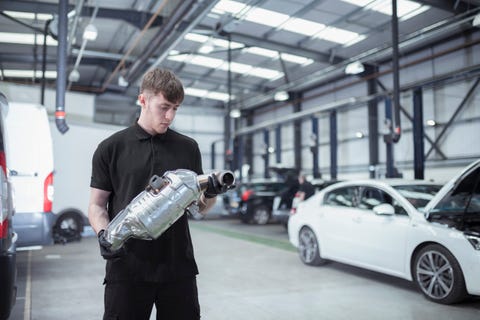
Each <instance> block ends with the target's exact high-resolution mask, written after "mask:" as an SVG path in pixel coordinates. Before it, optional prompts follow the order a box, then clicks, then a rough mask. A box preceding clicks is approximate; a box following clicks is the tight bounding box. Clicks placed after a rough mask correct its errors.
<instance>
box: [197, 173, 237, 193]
mask: <svg viewBox="0 0 480 320" xmlns="http://www.w3.org/2000/svg"><path fill="white" fill-rule="evenodd" d="M229 189H231V187H229V186H227V185H222V184H221V183H220V181H218V178H217V176H216V175H215V174H213V173H212V174H211V175H209V176H208V184H207V189H206V190H205V191H204V192H203V195H204V196H205V198H207V199H210V198H214V197H216V196H217V195H219V194H222V193H225V192H227V191H228V190H229Z"/></svg>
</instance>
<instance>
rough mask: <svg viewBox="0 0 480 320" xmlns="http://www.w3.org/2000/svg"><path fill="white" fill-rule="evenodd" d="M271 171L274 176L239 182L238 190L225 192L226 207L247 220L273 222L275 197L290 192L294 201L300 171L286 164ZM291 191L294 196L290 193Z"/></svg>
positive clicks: (233, 213) (245, 221)
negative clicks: (295, 185)
mask: <svg viewBox="0 0 480 320" xmlns="http://www.w3.org/2000/svg"><path fill="white" fill-rule="evenodd" d="M269 171H270V173H271V175H272V176H274V177H273V178H269V179H255V180H249V181H243V182H238V183H237V186H236V188H235V190H232V191H229V192H227V193H226V194H225V195H224V197H223V201H224V207H225V209H226V211H227V212H228V213H229V214H230V215H234V216H238V217H239V218H240V220H241V221H243V222H244V223H251V224H266V223H268V222H269V221H273V219H272V207H273V201H274V198H275V197H276V196H278V195H282V194H283V195H287V196H286V198H289V199H288V201H290V203H291V200H292V199H293V196H294V194H295V192H296V189H295V187H294V184H295V183H298V179H297V177H298V171H297V170H296V169H295V168H287V167H270V168H269ZM292 190H294V191H292ZM290 193H291V197H289V196H288V194H290ZM288 201H287V202H288Z"/></svg>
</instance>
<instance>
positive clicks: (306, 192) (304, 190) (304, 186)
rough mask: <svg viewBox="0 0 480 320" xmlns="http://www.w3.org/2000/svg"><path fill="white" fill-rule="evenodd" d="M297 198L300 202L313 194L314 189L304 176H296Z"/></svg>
mask: <svg viewBox="0 0 480 320" xmlns="http://www.w3.org/2000/svg"><path fill="white" fill-rule="evenodd" d="M298 183H299V186H298V192H297V194H298V198H299V200H300V201H303V200H307V199H308V198H310V197H311V196H313V195H314V194H315V187H314V186H313V185H312V184H311V183H310V182H309V181H308V180H307V177H305V175H304V174H300V175H299V176H298Z"/></svg>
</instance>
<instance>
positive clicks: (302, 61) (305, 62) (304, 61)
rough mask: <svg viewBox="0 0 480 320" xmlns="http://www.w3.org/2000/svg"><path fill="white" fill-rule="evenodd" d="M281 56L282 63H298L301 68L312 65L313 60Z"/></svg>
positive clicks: (291, 55)
mask: <svg viewBox="0 0 480 320" xmlns="http://www.w3.org/2000/svg"><path fill="white" fill-rule="evenodd" d="M281 56H282V59H283V60H284V61H288V62H292V63H298V64H300V65H302V66H308V65H309V64H312V63H313V59H310V58H305V57H300V56H296V55H293V54H288V53H282V54H281Z"/></svg>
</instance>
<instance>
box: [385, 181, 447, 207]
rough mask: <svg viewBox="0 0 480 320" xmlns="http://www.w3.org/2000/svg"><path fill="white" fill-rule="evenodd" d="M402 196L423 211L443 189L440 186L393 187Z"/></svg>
mask: <svg viewBox="0 0 480 320" xmlns="http://www.w3.org/2000/svg"><path fill="white" fill-rule="evenodd" d="M393 188H394V189H396V190H397V191H398V192H399V193H400V194H401V195H402V196H404V197H405V199H407V200H408V201H409V202H410V203H411V204H412V205H413V206H414V207H415V208H417V209H418V210H421V209H423V208H424V207H425V206H426V205H427V203H428V202H429V201H430V200H432V198H433V196H434V195H435V194H436V193H437V192H438V191H439V190H440V189H441V188H442V186H440V185H432V184H425V185H420V184H414V185H400V186H393Z"/></svg>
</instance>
